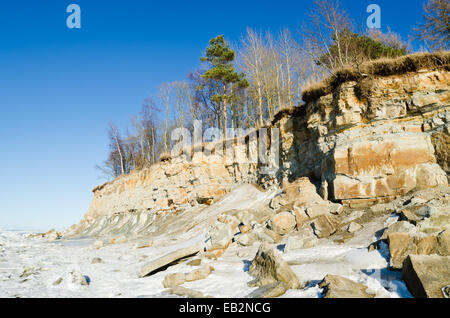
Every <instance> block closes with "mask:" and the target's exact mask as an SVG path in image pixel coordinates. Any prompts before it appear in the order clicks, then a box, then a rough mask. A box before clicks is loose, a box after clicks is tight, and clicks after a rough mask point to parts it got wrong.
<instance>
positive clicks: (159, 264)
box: [139, 245, 202, 277]
mask: <svg viewBox="0 0 450 318" xmlns="http://www.w3.org/2000/svg"><path fill="white" fill-rule="evenodd" d="M201 249H202V248H201V246H200V245H194V246H190V247H186V248H182V249H179V250H176V251H175V252H172V253H169V254H167V255H164V256H162V257H160V258H158V259H156V260H154V261H152V262H150V263H148V264H146V265H144V266H143V267H142V268H141V270H140V271H139V277H145V276H147V275H150V274H152V273H154V272H156V271H157V270H160V269H162V268H164V267H168V266H170V264H172V263H174V262H176V261H178V260H180V259H182V258H185V257H188V256H194V255H195V254H197V253H198V252H199V251H200V250H201Z"/></svg>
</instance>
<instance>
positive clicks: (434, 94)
mask: <svg viewBox="0 0 450 318" xmlns="http://www.w3.org/2000/svg"><path fill="white" fill-rule="evenodd" d="M449 122H450V72H448V71H445V70H441V71H433V70H423V71H420V72H417V73H412V74H404V75H397V76H389V77H377V78H372V79H370V83H365V86H364V88H363V89H362V88H361V83H356V82H346V83H344V84H341V85H340V86H339V87H338V88H337V89H335V90H334V92H333V93H332V94H329V95H326V96H323V97H321V98H319V99H317V100H315V101H313V102H310V103H307V104H305V105H303V106H301V107H298V108H293V109H287V110H284V111H282V112H280V113H279V114H277V116H276V118H275V119H274V120H273V122H272V123H271V126H272V127H277V128H279V129H280V149H279V150H280V161H279V166H278V167H277V170H276V174H275V175H263V174H261V170H260V165H258V164H253V163H236V162H229V163H225V164H224V162H223V161H222V158H221V157H220V156H217V155H212V156H207V157H205V158H203V159H202V160H200V161H195V162H194V161H186V160H184V159H183V158H182V157H178V158H172V159H171V160H170V161H166V162H161V163H159V164H157V165H154V166H152V167H150V168H148V169H146V170H143V171H138V172H133V173H131V174H130V175H127V176H123V177H120V178H118V179H116V180H114V181H112V182H109V183H106V184H104V185H102V186H99V187H97V188H96V189H94V198H93V201H92V204H91V206H90V208H89V211H88V212H87V214H86V219H91V220H92V219H94V218H97V217H99V216H105V215H112V214H117V213H126V212H146V211H152V212H155V213H159V212H171V211H172V212H173V211H177V210H180V209H181V210H182V209H185V208H188V207H191V206H195V205H197V204H205V203H206V204H210V203H211V202H212V200H215V199H218V198H220V197H221V196H222V195H223V194H225V193H227V192H229V191H230V190H231V189H232V188H233V187H235V186H236V185H237V184H240V183H257V184H259V185H261V186H262V187H266V188H267V187H271V186H276V185H280V186H281V185H282V184H283V183H285V182H286V181H294V180H296V179H298V178H299V177H305V176H306V177H309V178H310V180H311V181H312V182H313V183H314V184H315V185H316V186H317V188H318V190H319V192H320V193H321V195H322V196H323V197H325V198H327V199H331V200H335V201H341V202H343V203H346V204H355V202H356V203H361V204H369V203H370V202H373V201H380V200H381V201H383V200H385V201H389V200H392V199H394V198H395V197H397V196H400V195H403V194H405V193H406V192H408V191H409V190H411V189H413V188H415V187H425V188H426V187H434V186H437V185H442V184H448V180H447V176H448V174H449V173H450V163H449V148H450V147H449V144H450V137H449ZM247 146H248V145H247ZM235 151H236V152H238V151H244V152H245V151H246V149H245V146H244V148H243V149H238V148H236V149H235Z"/></svg>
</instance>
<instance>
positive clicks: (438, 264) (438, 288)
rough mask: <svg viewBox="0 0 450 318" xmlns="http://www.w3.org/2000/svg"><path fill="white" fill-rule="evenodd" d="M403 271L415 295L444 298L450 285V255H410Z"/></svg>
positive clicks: (407, 284) (404, 277)
mask: <svg viewBox="0 0 450 318" xmlns="http://www.w3.org/2000/svg"><path fill="white" fill-rule="evenodd" d="M402 273H403V279H404V280H405V283H406V286H407V287H408V290H409V291H410V292H411V294H413V295H414V297H416V298H443V297H445V296H446V291H445V288H446V287H447V288H448V285H450V256H438V255H409V256H408V257H407V258H406V259H405V261H404V263H403V269H402Z"/></svg>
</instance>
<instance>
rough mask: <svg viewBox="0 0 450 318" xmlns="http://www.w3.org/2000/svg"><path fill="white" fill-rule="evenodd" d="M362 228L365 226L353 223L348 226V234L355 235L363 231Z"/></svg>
mask: <svg viewBox="0 0 450 318" xmlns="http://www.w3.org/2000/svg"><path fill="white" fill-rule="evenodd" d="M362 228H363V226H362V225H361V224H358V223H356V222H351V223H350V224H349V225H347V226H346V230H347V232H348V233H355V232H357V231H359V230H361V229H362Z"/></svg>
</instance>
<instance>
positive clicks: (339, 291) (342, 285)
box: [319, 275, 375, 298]
mask: <svg viewBox="0 0 450 318" xmlns="http://www.w3.org/2000/svg"><path fill="white" fill-rule="evenodd" d="M319 287H320V288H323V289H324V290H323V295H324V298H373V297H374V296H375V295H372V294H369V293H367V286H365V285H363V284H360V283H356V282H354V281H352V280H350V279H348V278H345V277H342V276H338V275H327V276H325V278H324V279H323V280H322V282H320V284H319Z"/></svg>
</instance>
